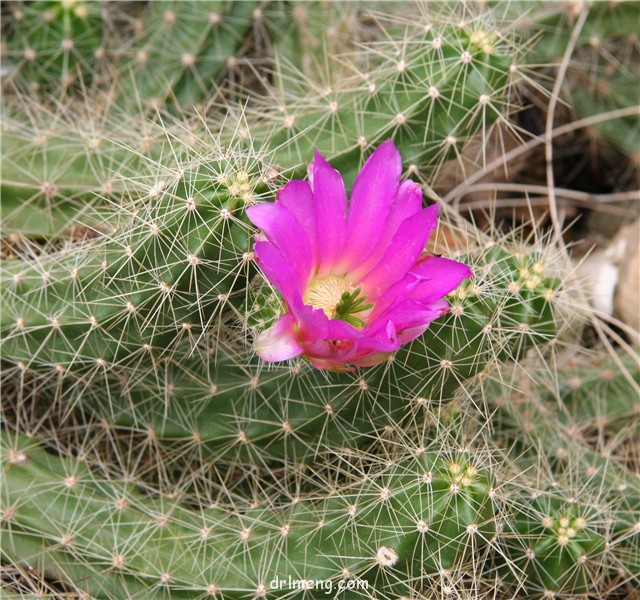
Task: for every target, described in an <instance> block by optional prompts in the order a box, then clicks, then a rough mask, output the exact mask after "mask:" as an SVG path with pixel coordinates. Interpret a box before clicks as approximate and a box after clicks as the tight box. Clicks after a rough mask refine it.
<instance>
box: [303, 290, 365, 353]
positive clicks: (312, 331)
mask: <svg viewBox="0 0 640 600" xmlns="http://www.w3.org/2000/svg"><path fill="white" fill-rule="evenodd" d="M292 311H293V314H294V315H295V318H296V321H297V323H298V325H299V327H300V334H299V339H300V341H307V340H315V339H325V340H342V339H345V340H346V339H358V338H361V337H362V335H363V334H362V332H360V331H358V330H357V329H356V328H355V327H353V326H352V325H349V323H346V322H345V321H340V320H336V319H331V320H330V319H329V318H328V317H327V315H325V314H324V312H323V311H322V310H320V309H319V308H313V307H311V306H309V305H308V304H303V303H302V299H301V298H300V294H295V295H294V298H293V304H292Z"/></svg>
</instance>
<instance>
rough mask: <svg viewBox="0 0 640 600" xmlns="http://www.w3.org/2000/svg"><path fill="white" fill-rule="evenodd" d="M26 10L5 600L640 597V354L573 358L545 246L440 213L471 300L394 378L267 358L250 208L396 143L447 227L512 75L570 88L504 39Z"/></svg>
mask: <svg viewBox="0 0 640 600" xmlns="http://www.w3.org/2000/svg"><path fill="white" fill-rule="evenodd" d="M530 7H531V17H533V16H535V17H536V19H538V21H537V22H545V21H544V19H547V18H557V14H558V10H559V8H558V7H557V6H556V7H554V8H555V12H554V11H550V12H551V13H553V14H552V15H551V16H549V15H547V16H544V12H545V11H544V10H541V9H540V6H539V5H537V4H534V3H531V5H530ZM9 8H10V13H11V21H10V23H9V25H8V26H7V28H6V32H7V38H6V47H7V49H8V57H9V60H10V61H11V70H10V71H9V74H8V75H7V77H6V79H5V80H4V81H3V86H4V89H5V90H6V94H5V95H4V97H3V111H4V113H3V114H4V116H5V118H4V119H3V132H2V133H3V135H2V163H3V169H2V181H1V185H2V212H3V222H2V228H1V232H0V233H1V236H2V250H3V253H2V260H1V261H0V286H1V288H0V293H1V302H2V312H1V314H0V333H1V336H2V337H1V339H0V355H1V361H2V362H1V365H2V371H1V377H2V379H1V381H2V385H3V400H2V429H1V431H0V532H1V536H2V547H1V550H0V561H1V567H0V568H1V569H2V574H3V577H2V579H1V581H0V591H1V594H0V595H1V596H2V597H3V598H4V597H5V596H6V597H7V598H14V597H15V598H18V597H20V598H30V597H43V596H44V597H51V598H56V599H57V598H65V597H73V598H76V597H77V598H95V599H109V600H116V599H122V598H140V599H142V598H145V599H146V598H169V597H170V598H178V599H180V598H185V599H186V598H207V597H210V598H221V599H222V598H326V597H332V598H380V599H385V600H386V599H392V598H393V599H401V598H402V599H412V600H417V599H419V598H432V597H444V598H449V597H452V598H505V599H506V598H514V597H525V598H541V597H545V598H552V597H558V598H577V597H584V596H585V595H589V596H590V597H593V598H600V599H602V600H604V599H605V598H610V597H621V598H622V597H626V596H625V594H632V593H633V590H634V589H636V588H637V586H638V583H639V582H638V572H639V571H640V518H639V516H638V515H639V514H640V479H639V478H638V475H637V473H638V453H637V444H638V436H639V431H640V410H638V406H639V405H638V389H639V387H638V386H639V380H640V375H639V374H638V364H637V352H635V350H634V347H633V346H632V344H633V343H634V342H635V340H631V345H630V344H629V342H628V340H625V339H624V338H623V337H621V336H620V335H617V336H613V337H612V339H613V341H614V342H616V344H617V346H618V347H617V348H616V349H615V350H616V351H615V352H613V353H611V352H607V351H605V350H604V349H603V348H602V347H601V346H599V345H598V343H597V342H596V343H592V344H591V348H589V349H587V348H582V346H581V341H582V340H584V339H586V338H587V336H588V333H589V331H590V330H589V326H588V323H589V321H588V319H587V318H586V316H588V313H587V308H586V304H585V303H584V299H583V298H582V295H581V286H580V282H579V281H576V280H575V278H574V277H573V274H572V271H571V267H570V263H569V261H567V260H566V257H565V256H564V254H563V252H562V251H561V249H558V248H556V247H555V246H554V244H553V243H552V241H551V240H550V238H549V236H547V235H546V234H545V233H544V232H541V231H539V230H538V229H536V228H535V226H534V227H532V231H533V234H531V235H529V234H528V233H527V232H526V230H523V231H515V232H511V233H509V234H504V233H498V229H497V228H494V229H493V230H491V231H482V230H480V229H479V228H478V227H476V226H475V225H474V224H472V223H469V222H467V221H465V220H464V219H462V217H460V216H459V215H458V214H457V213H456V211H455V210H454V209H452V208H450V207H447V206H443V209H442V211H441V212H442V213H444V215H443V217H442V219H441V225H440V230H439V233H438V236H437V239H436V241H435V242H433V243H432V245H431V246H429V248H428V249H429V251H431V252H435V253H441V254H444V255H446V256H449V257H452V258H455V259H456V260H459V261H462V262H464V263H466V264H468V265H469V266H470V267H471V269H472V271H473V277H472V278H471V279H469V280H467V281H466V282H465V283H464V284H463V285H462V286H460V287H458V288H457V289H456V290H454V291H453V292H451V294H449V296H448V298H447V300H448V302H449V304H450V309H449V311H448V313H447V314H446V315H444V316H443V317H441V318H440V319H437V320H436V321H434V322H433V323H431V325H430V327H429V328H428V330H427V331H426V332H425V333H424V334H423V335H422V336H420V337H418V338H417V339H415V340H414V341H413V342H411V343H410V344H407V345H405V346H403V347H402V348H401V349H400V350H399V351H397V352H396V353H395V354H393V355H391V356H390V357H389V358H388V360H386V361H384V362H383V363H382V364H379V365H377V366H375V367H369V368H364V367H361V368H358V369H356V370H354V371H352V372H339V373H338V372H327V371H320V370H318V369H316V368H315V367H314V366H312V365H311V364H309V363H308V362H307V361H305V360H304V359H302V358H300V359H294V360H291V361H288V362H285V363H277V364H267V363H265V362H263V361H262V360H260V359H259V358H258V357H257V356H256V355H255V353H254V352H253V350H252V341H253V340H254V339H255V337H256V336H257V335H258V334H259V333H260V332H261V331H263V330H264V329H265V328H267V327H268V326H269V325H270V324H271V323H272V322H273V321H274V320H275V319H276V318H277V317H279V316H280V315H281V314H282V312H283V310H284V309H283V304H282V300H281V298H279V296H278V294H277V292H276V291H275V290H274V289H273V288H272V287H271V286H270V284H269V283H268V281H267V280H266V279H265V278H264V277H263V275H262V274H261V273H260V269H259V265H258V264H256V261H255V256H254V254H253V243H254V239H255V236H256V235H257V234H258V232H257V231H256V229H255V227H254V226H253V225H252V224H251V223H250V221H249V220H248V218H247V216H246V208H247V207H248V206H251V205H253V204H255V203H257V202H271V201H273V199H274V197H275V196H276V194H277V190H278V188H280V187H281V186H282V185H283V184H284V183H285V182H286V181H287V180H289V179H291V178H302V177H304V175H305V173H306V165H307V163H308V162H309V160H310V159H311V156H312V151H313V149H314V148H317V149H318V150H319V151H320V152H322V153H323V154H324V155H325V156H326V157H327V158H328V160H329V161H330V162H331V164H332V165H333V166H335V167H336V168H339V170H340V172H342V173H343V174H344V176H345V182H346V184H347V187H350V186H351V185H352V184H353V179H354V177H355V175H356V173H357V172H358V170H359V168H360V167H361V166H362V163H363V162H364V160H365V159H366V158H367V157H368V156H370V154H371V152H372V150H373V149H374V148H375V147H376V146H377V145H378V144H379V143H380V142H382V141H383V140H385V139H387V138H392V139H393V140H394V142H395V144H396V145H397V147H398V148H399V149H400V153H401V155H402V158H403V169H404V173H405V175H406V176H407V177H409V178H414V179H420V180H421V181H423V182H425V186H424V190H425V192H426V195H427V196H431V198H430V199H429V201H431V200H433V195H434V192H433V191H432V190H431V188H430V187H429V185H428V182H430V181H433V179H434V178H436V177H437V175H438V171H439V169H440V167H441V166H442V165H443V164H445V163H446V162H447V161H451V160H453V161H456V160H458V159H459V158H460V152H462V151H463V149H464V147H465V145H466V144H467V142H468V141H469V140H471V139H474V138H476V139H477V136H483V137H485V138H486V139H488V136H489V131H490V129H491V128H492V126H494V125H495V124H496V123H499V124H500V126H501V127H503V126H505V124H507V125H508V126H509V124H510V116H511V111H512V110H513V109H514V108H515V107H516V105H517V99H518V93H519V88H520V86H521V85H522V81H523V78H524V79H526V80H530V78H531V77H532V76H533V73H534V72H535V71H534V70H533V69H532V68H531V67H530V66H525V67H522V66H521V65H527V63H526V62H525V61H527V60H528V61H529V63H528V64H529V65H531V64H533V63H534V62H535V61H536V60H539V61H540V62H549V61H543V60H540V59H534V58H531V56H532V55H531V54H530V55H529V57H528V58H526V55H525V54H523V50H525V44H524V43H523V41H522V39H521V38H519V36H518V31H517V29H518V27H520V26H521V21H520V20H519V19H515V20H512V17H511V16H510V10H511V7H509V10H506V9H504V8H503V7H502V6H498V7H497V8H496V7H494V6H492V5H491V4H490V3H486V4H484V3H478V5H476V4H475V3H474V4H462V3H460V4H454V3H447V2H444V3H434V4H432V5H431V4H428V5H424V6H423V5H415V6H414V5H413V4H411V5H410V4H409V3H404V2H403V3H398V4H397V5H396V4H393V5H392V4H389V3H382V4H381V5H380V6H378V7H377V8H379V11H377V12H376V11H375V10H373V11H371V10H370V9H371V8H372V7H367V6H364V5H363V4H361V3H354V4H345V3H329V4H325V3H320V2H319V3H315V2H309V3H307V2H304V3H303V2H284V1H282V2H278V1H275V0H274V1H273V2H205V1H201V2H195V1H194V2H188V3H187V2H169V1H165V0H158V1H156V2H152V3H145V4H138V3H132V5H129V4H125V3H98V2H91V1H88V0H87V1H84V2H81V1H79V0H77V1H75V2H74V1H69V0H67V1H60V2H53V1H52V2H21V3H18V2H16V3H13V4H12V5H11V6H10V7H9ZM374 8H375V7H374ZM399 9H400V10H399ZM402 9H405V10H406V9H409V10H411V11H412V16H413V17H414V18H407V15H406V14H402ZM585 10H587V9H586V8H585ZM593 10H594V12H593V14H590V15H589V19H591V21H589V20H587V23H590V25H589V27H595V26H597V24H598V23H600V24H602V23H607V25H606V27H608V26H609V25H608V21H606V20H605V17H603V16H602V15H601V14H600V13H601V12H603V11H604V9H603V8H602V7H595V8H594V9H593ZM607 10H609V11H610V12H606V11H604V12H605V13H606V15H605V16H606V17H607V18H609V16H611V15H612V14H613V10H614V7H610V9H607ZM624 10H635V7H633V8H632V9H628V8H624ZM394 13H395V14H394ZM554 15H555V16H554ZM532 22H534V21H532ZM514 23H515V27H514ZM602 27H603V31H605V32H606V31H609V29H606V28H605V25H602ZM539 31H545V29H539ZM554 31H557V28H555V29H554ZM580 39H582V38H580ZM540 51H541V52H545V51H547V52H549V51H550V49H549V46H548V45H547V46H546V47H544V48H542V49H541V50H540ZM533 56H534V55H533ZM240 63H242V64H243V65H244V66H245V67H246V71H245V72H243V75H242V77H243V79H242V81H238V80H236V79H235V77H236V75H237V73H236V71H235V69H236V67H238V65H239V64H240ZM52 99H55V100H52ZM576 109H577V110H581V109H579V107H578V105H577V104H576ZM514 131H515V129H514ZM607 343H608V344H609V345H611V341H610V340H607Z"/></svg>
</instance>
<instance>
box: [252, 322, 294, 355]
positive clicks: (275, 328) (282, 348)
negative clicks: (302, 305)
mask: <svg viewBox="0 0 640 600" xmlns="http://www.w3.org/2000/svg"><path fill="white" fill-rule="evenodd" d="M253 349H254V350H255V351H256V354H257V355H258V356H259V357H260V358H261V359H263V360H267V361H270V362H276V361H280V360H289V359H290V358H293V357H294V356H300V354H302V353H303V352H304V350H303V348H302V346H301V345H300V344H299V343H298V340H297V339H296V331H295V329H294V326H293V317H292V315H290V314H288V313H287V314H286V315H282V316H281V317H280V318H279V319H278V320H277V321H276V322H275V323H274V324H273V325H272V326H271V327H269V329H267V330H265V331H263V332H262V333H261V334H260V335H259V336H258V337H257V338H256V340H255V342H254V343H253Z"/></svg>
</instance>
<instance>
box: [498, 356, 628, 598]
mask: <svg viewBox="0 0 640 600" xmlns="http://www.w3.org/2000/svg"><path fill="white" fill-rule="evenodd" d="M620 365H622V368H624V369H625V371H626V372H623V371H622V370H621V368H620ZM543 378H544V377H543V376H541V377H538V380H539V381H540V380H543ZM634 380H635V381H634ZM638 382H640V372H639V371H638V368H637V364H636V363H635V362H634V360H632V359H631V358H630V357H622V359H621V360H620V361H619V362H616V361H613V360H605V361H597V362H593V363H591V364H590V363H587V364H583V365H577V367H576V366H575V365H572V366H571V367H570V368H568V369H566V370H565V371H560V372H559V373H558V381H557V382H554V383H553V386H552V387H551V390H546V389H545V388H543V387H538V386H536V387H535V389H531V390H527V391H523V392H515V394H512V393H509V392H507V393H506V394H505V395H502V394H500V391H499V390H497V389H495V388H494V389H488V390H487V394H486V395H485V397H486V398H487V399H489V400H490V401H495V402H496V406H497V407H498V410H497V411H496V413H495V414H494V418H495V420H496V428H497V430H498V431H499V436H500V438H501V444H502V445H504V446H508V447H512V448H513V451H514V454H515V455H517V456H518V459H517V460H518V465H519V466H520V468H521V469H522V472H523V473H527V472H529V473H531V474H532V476H533V477H534V478H537V479H538V481H537V482H536V484H534V485H537V486H540V485H541V484H542V485H543V489H542V490H541V491H535V490H536V487H532V489H522V488H521V489H518V490H516V491H514V498H512V504H513V506H514V510H515V513H516V514H515V515H513V516H512V518H511V521H510V523H509V524H508V525H507V527H506V528H505V532H504V538H505V552H506V556H508V557H509V559H510V560H511V561H512V565H511V569H512V572H511V574H510V575H507V576H506V578H507V579H511V580H522V577H521V576H516V575H515V572H516V571H515V570H522V571H523V572H524V573H525V574H526V580H525V581H526V585H525V590H526V592H527V594H528V595H529V596H530V597H537V595H539V594H540V593H544V592H553V593H558V594H566V595H578V594H586V593H594V592H602V593H606V592H607V590H608V589H609V590H613V589H615V587H616V585H620V581H625V580H631V581H633V580H634V579H637V574H638V566H639V565H640V525H639V522H640V521H639V519H638V516H639V515H640V512H638V508H639V506H640V503H639V500H638V499H639V498H640V480H639V479H638V477H637V474H635V473H634V472H633V471H634V467H633V465H630V466H626V465H625V464H624V456H621V457H616V456H612V453H611V449H609V448H608V447H607V446H608V444H607V443H606V442H604V440H606V439H607V438H609V439H611V438H613V437H614V436H617V437H618V438H619V439H620V440H621V441H622V440H624V439H625V438H627V439H629V440H630V441H633V440H634V439H637V436H638V433H639V432H640V411H638V394H637V384H638ZM634 383H635V385H634ZM489 388H492V386H491V385H490V386H489ZM554 388H555V391H552V390H553V389H554ZM498 400H499V402H498ZM592 438H595V441H592ZM614 448H615V446H614ZM541 464H543V465H545V467H546V468H547V469H548V473H546V474H545V473H543V472H540V465H541ZM547 477H550V478H551V480H550V481H549V483H548V484H547V485H546V486H545V485H544V480H545V478H547ZM532 490H534V491H532ZM514 567H515V569H514ZM607 571H610V572H612V573H616V572H617V575H615V576H614V575H611V576H610V578H609V580H608V578H607V577H603V576H602V574H603V573H607ZM607 586H610V588H607Z"/></svg>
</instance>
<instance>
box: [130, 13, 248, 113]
mask: <svg viewBox="0 0 640 600" xmlns="http://www.w3.org/2000/svg"><path fill="white" fill-rule="evenodd" d="M258 4H259V3H258V2H256V1H254V0H248V1H243V2H225V1H224V0H206V1H201V0H193V1H189V2H186V3H185V2H180V1H177V2H174V1H173V0H163V1H161V2H153V3H152V5H151V6H150V8H149V12H148V14H145V15H144V18H143V19H142V33H141V39H140V40H136V43H135V52H134V53H133V56H132V58H131V59H129V60H125V61H124V64H123V65H122V68H123V70H124V77H123V80H122V85H121V91H120V94H121V96H122V99H123V102H124V103H125V105H126V104H127V103H136V102H140V103H141V105H142V106H141V108H142V109H143V110H149V109H151V112H153V111H155V110H156V108H157V107H158V106H162V105H163V104H165V103H168V104H169V105H175V106H177V107H183V108H187V109H191V108H192V107H193V105H198V104H201V103H202V102H205V103H206V102H207V101H208V100H209V96H210V95H211V94H212V93H213V92H214V91H215V89H214V88H215V82H216V81H217V80H218V79H219V77H220V75H221V73H222V72H223V71H224V70H225V69H226V68H227V67H228V64H229V60H230V59H231V58H232V57H233V56H235V55H236V53H237V52H238V51H239V50H240V49H241V47H242V45H243V43H244V41H245V36H246V34H247V31H248V30H249V28H250V27H251V24H252V22H253V21H252V14H253V11H254V9H256V7H257V6H258Z"/></svg>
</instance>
